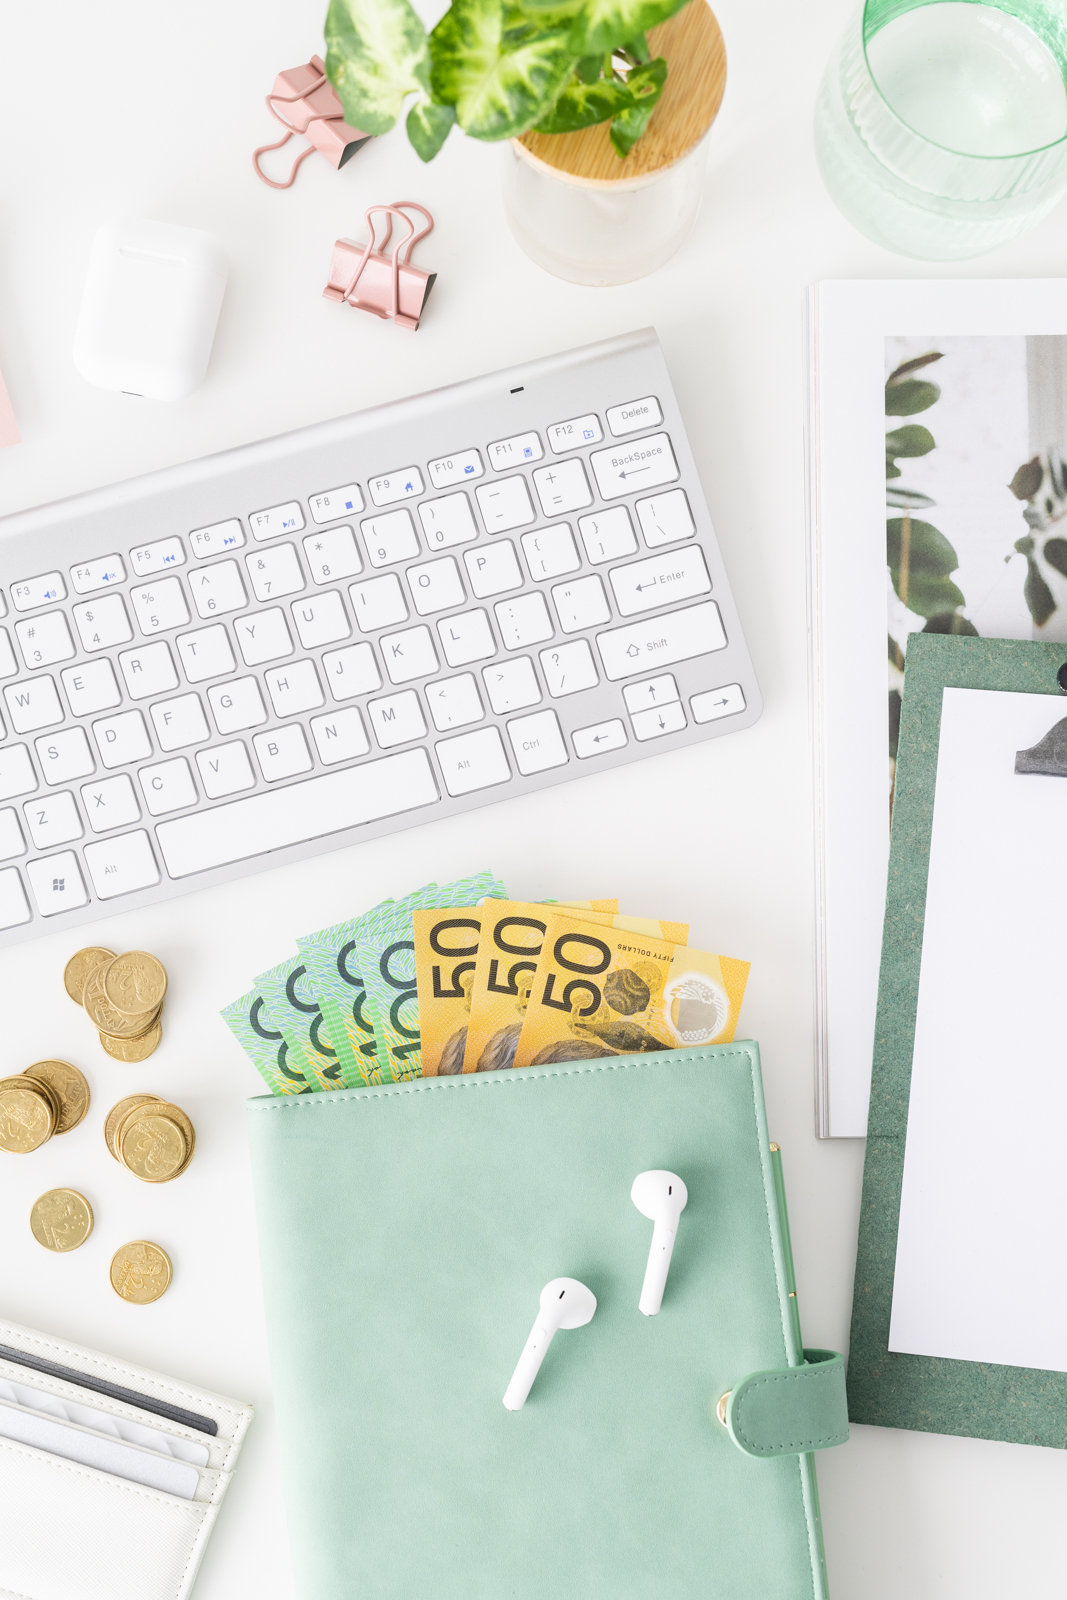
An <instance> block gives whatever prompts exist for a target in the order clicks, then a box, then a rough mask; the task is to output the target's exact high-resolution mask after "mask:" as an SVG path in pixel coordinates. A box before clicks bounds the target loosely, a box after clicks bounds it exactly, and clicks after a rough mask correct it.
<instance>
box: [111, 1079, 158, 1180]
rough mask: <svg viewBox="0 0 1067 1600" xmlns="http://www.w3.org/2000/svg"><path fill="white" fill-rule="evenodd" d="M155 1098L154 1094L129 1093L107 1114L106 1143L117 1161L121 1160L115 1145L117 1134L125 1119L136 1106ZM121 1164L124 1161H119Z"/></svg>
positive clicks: (145, 1103)
mask: <svg viewBox="0 0 1067 1600" xmlns="http://www.w3.org/2000/svg"><path fill="white" fill-rule="evenodd" d="M154 1099H155V1095H154V1094H129V1095H127V1096H126V1098H125V1100H120V1101H119V1103H118V1105H116V1106H112V1107H111V1110H110V1111H109V1112H108V1114H107V1121H106V1122H105V1123H104V1143H105V1144H106V1145H107V1147H108V1149H109V1151H110V1152H111V1155H112V1158H113V1159H114V1160H115V1161H118V1160H119V1153H118V1150H117V1148H116V1146H115V1135H116V1134H117V1133H118V1131H119V1128H120V1126H121V1125H122V1123H123V1121H124V1120H125V1119H126V1117H128V1116H129V1114H130V1112H131V1111H133V1110H134V1109H135V1107H137V1106H143V1105H147V1104H148V1103H149V1101H152V1100H154ZM119 1165H120V1166H121V1165H122V1163H121V1162H119Z"/></svg>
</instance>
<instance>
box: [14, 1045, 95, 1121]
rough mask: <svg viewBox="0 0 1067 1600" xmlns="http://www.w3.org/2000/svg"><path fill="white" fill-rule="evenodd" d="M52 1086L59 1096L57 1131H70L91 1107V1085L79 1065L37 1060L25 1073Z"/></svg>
mask: <svg viewBox="0 0 1067 1600" xmlns="http://www.w3.org/2000/svg"><path fill="white" fill-rule="evenodd" d="M24 1075H25V1076H26V1077H27V1078H35V1079H37V1081H38V1082H40V1083H43V1084H45V1085H46V1086H47V1087H48V1088H51V1089H53V1090H54V1091H55V1093H56V1094H57V1095H58V1096H59V1120H58V1121H57V1122H56V1125H55V1129H54V1131H55V1132H56V1133H69V1132H70V1130H71V1128H76V1127H77V1126H78V1123H79V1122H80V1121H81V1119H82V1118H83V1117H84V1115H85V1113H86V1112H87V1111H88V1109H89V1085H88V1084H87V1083H86V1081H85V1079H84V1077H83V1076H82V1074H81V1073H80V1072H79V1071H78V1069H77V1067H72V1066H71V1064H70V1062H69V1061H35V1062H34V1064H33V1066H32V1067H27V1068H26V1072H25V1074H24Z"/></svg>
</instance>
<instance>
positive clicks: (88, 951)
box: [63, 944, 115, 1005]
mask: <svg viewBox="0 0 1067 1600" xmlns="http://www.w3.org/2000/svg"><path fill="white" fill-rule="evenodd" d="M114 959H115V952H114V950H105V949H104V947H103V945H96V944H91V945H88V946H87V947H86V948H85V949H84V950H76V951H75V952H74V954H73V955H72V956H71V958H70V960H69V961H68V962H67V964H66V966H65V967H64V968H63V987H64V988H65V989H66V991H67V993H68V994H69V995H70V998H71V999H72V1000H74V1001H76V1002H77V1004H78V1005H81V1003H82V995H83V993H84V992H85V980H86V978H87V977H88V976H89V974H90V972H91V971H92V970H93V968H94V967H98V966H100V964H101V962H104V961H114Z"/></svg>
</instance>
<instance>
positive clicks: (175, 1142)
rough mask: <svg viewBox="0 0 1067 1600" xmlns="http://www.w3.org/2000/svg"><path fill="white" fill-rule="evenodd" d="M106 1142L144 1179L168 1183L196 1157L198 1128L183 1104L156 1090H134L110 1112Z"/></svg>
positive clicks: (128, 1169)
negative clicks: (167, 1098)
mask: <svg viewBox="0 0 1067 1600" xmlns="http://www.w3.org/2000/svg"><path fill="white" fill-rule="evenodd" d="M104 1143H105V1144H106V1145H107V1147H108V1149H109V1150H110V1152H111V1154H112V1155H113V1156H114V1158H115V1160H116V1161H117V1162H119V1164H120V1165H121V1166H123V1167H125V1168H126V1170H127V1172H132V1173H133V1175H134V1177H135V1178H140V1179H141V1181H142V1183H169V1182H170V1180H171V1178H180V1177H181V1175H182V1173H183V1172H184V1171H185V1169H186V1167H187V1166H188V1165H189V1163H190V1161H191V1160H192V1159H193V1151H194V1150H195V1149H196V1130H195V1129H194V1127H193V1125H192V1123H191V1122H190V1121H189V1118H188V1117H187V1116H186V1115H185V1112H184V1111H183V1110H182V1109H181V1107H180V1106H175V1105H171V1103H170V1102H169V1101H168V1100H160V1099H159V1098H158V1096H156V1095H153V1094H131V1095H128V1096H127V1097H126V1099H125V1100H120V1101H119V1103H118V1105H116V1106H112V1108H111V1110H110V1112H109V1113H108V1117H107V1121H106V1122H105V1123H104Z"/></svg>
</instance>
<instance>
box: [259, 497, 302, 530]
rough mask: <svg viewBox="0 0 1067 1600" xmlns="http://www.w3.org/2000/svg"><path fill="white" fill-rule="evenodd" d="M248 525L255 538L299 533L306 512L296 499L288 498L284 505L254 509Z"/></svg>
mask: <svg viewBox="0 0 1067 1600" xmlns="http://www.w3.org/2000/svg"><path fill="white" fill-rule="evenodd" d="M248 526H249V527H250V528H251V529H252V537H253V539H275V538H277V536H278V534H279V533H299V532H300V530H301V528H302V527H303V526H304V513H303V512H302V511H301V509H300V507H299V505H298V504H297V502H296V501H295V500H287V501H286V502H285V504H284V505H283V506H269V507H268V508H267V510H266V511H253V513H252V515H251V516H250V517H249V519H248Z"/></svg>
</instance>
